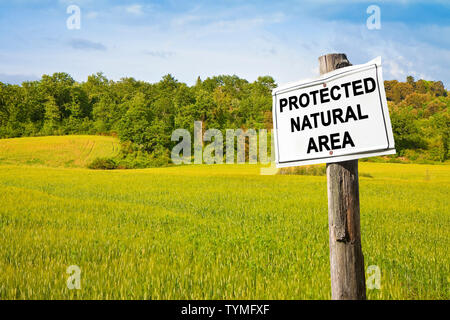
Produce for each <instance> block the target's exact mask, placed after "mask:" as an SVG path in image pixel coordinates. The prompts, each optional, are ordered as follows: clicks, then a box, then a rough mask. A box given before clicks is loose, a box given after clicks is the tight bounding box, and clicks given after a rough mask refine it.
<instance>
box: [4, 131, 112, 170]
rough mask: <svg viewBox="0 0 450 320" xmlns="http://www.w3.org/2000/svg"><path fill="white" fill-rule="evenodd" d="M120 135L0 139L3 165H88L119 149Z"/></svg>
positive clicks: (110, 155) (109, 155)
mask: <svg viewBox="0 0 450 320" xmlns="http://www.w3.org/2000/svg"><path fill="white" fill-rule="evenodd" d="M119 149H120V144H119V141H118V140H117V138H114V137H105V136H51V137H32V138H17V139H0V165H2V164H3V165H4V164H14V165H17V164H20V165H32V166H47V167H63V168H64V167H65V168H67V167H69V168H77V167H86V165H87V164H89V163H90V162H92V161H93V160H94V159H95V158H97V157H100V158H101V157H112V156H114V155H115V154H117V152H119Z"/></svg>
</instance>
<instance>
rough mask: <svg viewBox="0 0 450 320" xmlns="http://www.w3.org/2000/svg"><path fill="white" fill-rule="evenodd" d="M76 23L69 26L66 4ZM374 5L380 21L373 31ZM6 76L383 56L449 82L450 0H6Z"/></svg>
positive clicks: (396, 74)
mask: <svg viewBox="0 0 450 320" xmlns="http://www.w3.org/2000/svg"><path fill="white" fill-rule="evenodd" d="M72 4H73V5H77V6H78V7H79V8H80V10H81V25H80V29H79V30H77V29H75V30H70V29H68V28H67V19H68V18H69V17H70V16H71V14H69V13H67V8H68V6H70V5H72ZM370 5H377V6H378V7H379V8H380V12H381V29H379V30H369V29H368V28H367V25H366V21H367V19H368V18H369V16H370V14H368V13H367V8H368V7H369V6H370ZM0 43H1V45H0V81H2V82H8V83H20V82H21V81H24V80H35V79H39V78H40V77H41V75H42V74H52V73H53V72H62V71H63V72H67V73H69V74H71V75H72V76H73V77H74V78H75V79H76V80H78V81H85V80H86V78H87V76H88V75H89V74H92V73H95V72H98V71H102V72H104V73H105V75H106V76H107V77H108V78H110V79H114V80H119V79H120V78H122V77H134V78H136V79H139V80H145V81H149V82H155V81H158V80H159V79H161V77H162V76H163V75H165V74H167V73H171V74H172V75H174V76H175V77H176V78H177V79H178V80H180V81H183V82H186V83H188V84H192V83H194V81H195V80H196V78H197V76H201V77H202V78H205V77H208V76H213V75H219V74H236V75H238V76H240V77H243V78H246V79H248V80H250V81H253V80H255V79H256V78H257V77H258V76H260V75H271V76H273V77H274V78H275V80H276V81H277V82H278V83H285V82H290V81H295V80H300V79H303V78H310V77H314V76H316V75H317V74H318V62H317V57H318V56H320V55H322V54H325V53H332V52H344V53H347V55H348V57H349V59H350V61H351V62H352V63H353V64H359V63H365V62H367V61H369V60H371V59H373V58H375V57H377V56H381V57H382V60H383V67H384V76H385V79H398V80H404V79H405V77H406V76H407V75H413V76H414V77H415V78H416V79H419V78H424V79H428V80H442V81H443V82H444V85H445V86H446V87H447V88H449V85H450V72H449V67H450V1H445V0H440V1H439V0H435V1H433V0H431V1H430V0H428V1H419V0H417V1H414V0H413V1H406V0H403V1H400V0H399V1H378V2H377V1H357V0H341V1H331V0H314V1H313V0H311V1H283V0H277V1H273V0H269V1H266V0H245V1H244V0H241V1H238V0H225V1H223V0H211V1H206V0H200V1H187V0H183V1H181V0H170V1H159V0H158V1H142V0H129V1H128V0H109V1H106V0H73V1H69V0H53V1H51V0H0Z"/></svg>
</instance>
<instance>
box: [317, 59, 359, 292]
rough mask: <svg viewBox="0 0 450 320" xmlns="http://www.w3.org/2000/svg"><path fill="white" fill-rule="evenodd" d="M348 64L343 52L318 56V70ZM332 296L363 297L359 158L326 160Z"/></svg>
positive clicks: (324, 70)
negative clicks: (335, 161) (341, 160)
mask: <svg viewBox="0 0 450 320" xmlns="http://www.w3.org/2000/svg"><path fill="white" fill-rule="evenodd" d="M349 65H351V64H350V62H349V61H348V59H347V56H346V55H345V54H341V53H340V54H327V55H324V56H321V57H319V67H320V74H324V73H327V72H330V71H333V70H335V69H339V68H343V67H346V66H349ZM327 186H328V226H329V233H330V269H331V298H332V299H333V300H365V299H366V281H365V275H364V256H363V253H362V248H361V231H360V222H359V183H358V160H350V161H343V162H337V163H328V164H327Z"/></svg>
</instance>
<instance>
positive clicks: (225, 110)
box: [0, 73, 450, 168]
mask: <svg viewBox="0 0 450 320" xmlns="http://www.w3.org/2000/svg"><path fill="white" fill-rule="evenodd" d="M276 86H277V84H276V82H275V80H274V79H273V78H272V77H270V76H263V77H259V78H258V79H257V80H256V81H254V82H249V81H247V80H245V79H242V78H239V77H238V76H235V75H233V76H229V75H220V76H215V77H210V78H207V79H205V80H202V79H200V77H199V78H198V79H197V81H196V83H195V85H192V86H188V85H187V84H185V83H182V82H179V81H177V80H176V79H175V78H174V77H173V76H172V75H170V74H168V75H166V76H164V77H163V78H162V79H161V80H160V81H159V82H157V83H147V82H144V81H138V80H135V79H134V78H122V79H121V80H120V81H113V80H109V79H107V78H106V77H105V75H104V74H103V73H97V74H93V75H90V76H89V77H88V79H87V81H85V82H81V83H80V82H77V81H75V80H74V79H73V78H72V77H71V76H70V75H69V74H67V73H55V74H53V75H43V76H42V78H41V79H40V80H39V81H27V82H23V83H22V84H21V85H11V84H6V83H1V82H0V138H13V137H26V136H49V135H68V134H95V135H113V136H118V137H119V138H120V141H121V152H120V155H119V156H118V157H116V158H115V159H97V161H94V162H96V164H93V165H92V166H93V167H95V166H101V167H108V168H115V167H121V168H139V167H152V166H163V165H167V164H169V163H170V150H171V149H172V147H173V146H174V145H175V144H176V143H177V142H173V141H171V134H172V132H173V131H174V130H175V129H177V128H185V129H188V130H190V131H191V132H193V126H194V121H197V120H199V121H202V122H203V129H204V130H206V129H209V128H215V129H219V130H222V131H224V132H225V129H227V128H232V129H237V128H242V129H244V130H245V129H248V128H253V129H272V113H271V108H272V96H271V91H272V89H273V88H275V87H276ZM385 89H386V96H387V100H388V105H389V110H390V116H391V121H392V126H393V131H394V137H395V142H396V149H397V154H396V155H395V156H390V157H384V158H378V159H372V161H390V162H417V163H436V162H445V161H446V160H447V159H448V158H449V152H448V149H449V143H450V141H449V140H450V129H449V128H450V125H449V124H450V113H449V106H450V97H449V92H448V91H447V90H446V89H445V87H444V85H443V83H442V82H441V81H427V80H418V81H415V79H414V78H413V77H411V76H408V77H407V79H406V81H405V82H399V81H397V80H391V81H385Z"/></svg>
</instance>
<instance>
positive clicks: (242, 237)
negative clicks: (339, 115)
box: [0, 137, 450, 299]
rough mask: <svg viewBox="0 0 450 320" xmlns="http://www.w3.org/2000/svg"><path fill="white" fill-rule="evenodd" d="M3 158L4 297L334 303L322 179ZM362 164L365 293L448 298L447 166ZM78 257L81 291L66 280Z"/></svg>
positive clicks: (0, 250) (0, 253)
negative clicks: (370, 274) (375, 280)
mask: <svg viewBox="0 0 450 320" xmlns="http://www.w3.org/2000/svg"><path fill="white" fill-rule="evenodd" d="M39 139H44V140H45V138H39ZM55 139H57V140H58V139H63V140H64V139H68V141H75V140H71V139H75V138H74V137H58V138H55ZM80 139H83V138H80ZM91 139H93V140H95V139H96V138H91ZM99 139H104V137H100V138H99ZM19 140H20V139H19ZM88 140H89V139H88ZM59 141H62V140H59ZM111 143H113V142H111ZM4 144H5V142H4V141H2V140H0V145H4ZM96 145H97V146H98V145H100V143H98V144H96ZM105 145H108V144H107V143H106V142H105ZM80 148H81V147H74V148H72V150H74V149H75V150H79V149H80ZM109 148H110V147H109V146H108V150H110V149H109ZM27 149H34V147H30V148H27ZM3 150H4V149H3ZM14 150H15V151H14V154H21V155H22V158H29V157H30V156H26V155H25V154H26V152H25V150H23V151H20V150H18V148H17V147H16V148H15V149H14ZM21 152H22V153H21ZM77 152H78V151H77ZM97 152H99V153H101V151H97ZM103 152H106V151H103ZM108 152H109V151H108ZM48 155H49V156H48V158H51V157H50V154H48ZM2 157H3V158H6V159H10V160H8V162H7V163H9V164H7V165H4V164H3V165H0V242H1V243H2V246H1V247H0V270H1V272H0V299H25V298H31V299H65V298H86V299H101V298H105V299H111V298H117V299H135V298H141V299H329V298H330V279H329V267H330V266H329V252H328V224H327V196H326V177H324V176H295V175H276V176H262V175H260V174H259V170H260V166H258V165H210V166H207V165H195V166H194V165H191V166H180V167H168V168H155V169H142V170H113V171H94V170H88V169H81V168H50V167H33V166H24V165H23V164H27V162H25V161H23V160H19V161H18V163H17V164H15V165H13V160H12V159H13V156H11V155H9V151H8V152H7V154H2ZM66 159H69V155H68V154H66ZM48 161H49V165H50V166H54V165H55V162H53V161H50V159H49V160H48ZM3 163H5V162H3ZM60 163H63V164H65V162H64V161H63V162H60ZM74 163H75V161H74ZM360 173H361V174H362V175H363V176H362V177H361V178H360V194H361V229H362V230H361V232H362V241H363V243H362V245H363V252H364V257H365V266H366V268H367V267H368V266H369V265H376V266H378V267H379V269H380V271H381V289H379V290H378V289H373V290H368V298H369V299H449V298H450V292H449V281H450V256H449V253H448V248H449V246H450V209H449V193H450V166H444V165H405V164H382V163H364V162H361V163H360ZM70 265H77V266H79V267H80V269H81V272H82V274H81V289H80V290H69V289H68V288H67V286H66V281H67V278H68V277H69V275H68V274H67V273H66V269H67V267H69V266H70Z"/></svg>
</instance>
